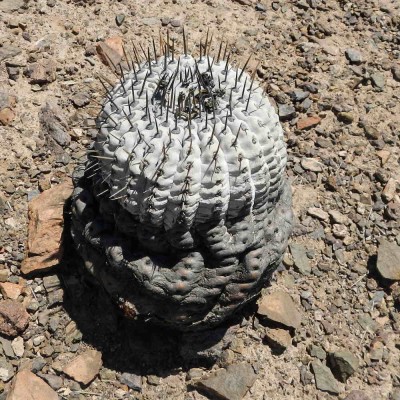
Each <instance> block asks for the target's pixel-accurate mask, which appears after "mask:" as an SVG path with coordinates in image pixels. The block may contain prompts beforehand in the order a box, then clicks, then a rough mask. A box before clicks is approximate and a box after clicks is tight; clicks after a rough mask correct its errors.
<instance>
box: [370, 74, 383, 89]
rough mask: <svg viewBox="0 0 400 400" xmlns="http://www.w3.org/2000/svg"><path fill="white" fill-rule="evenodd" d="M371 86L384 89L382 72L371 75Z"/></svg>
mask: <svg viewBox="0 0 400 400" xmlns="http://www.w3.org/2000/svg"><path fill="white" fill-rule="evenodd" d="M371 81H372V85H373V86H374V87H376V88H378V89H383V88H384V87H385V76H384V75H383V74H382V72H375V73H374V74H372V75H371Z"/></svg>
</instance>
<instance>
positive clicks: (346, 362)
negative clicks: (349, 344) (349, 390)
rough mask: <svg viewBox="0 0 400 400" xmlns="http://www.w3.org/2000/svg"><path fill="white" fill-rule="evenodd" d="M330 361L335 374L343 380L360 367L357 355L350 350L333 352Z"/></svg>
mask: <svg viewBox="0 0 400 400" xmlns="http://www.w3.org/2000/svg"><path fill="white" fill-rule="evenodd" d="M329 362H330V367H331V370H332V372H333V374H334V375H335V376H336V378H337V379H338V380H339V381H341V382H346V381H347V379H348V378H349V377H350V376H351V375H353V374H354V372H356V371H357V369H358V367H359V362H358V359H357V357H355V356H354V355H353V354H351V353H350V352H349V351H348V350H340V351H336V352H334V353H331V354H330V355H329Z"/></svg>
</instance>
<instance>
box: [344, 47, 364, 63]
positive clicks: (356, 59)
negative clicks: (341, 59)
mask: <svg viewBox="0 0 400 400" xmlns="http://www.w3.org/2000/svg"><path fill="white" fill-rule="evenodd" d="M345 55H346V58H347V59H348V60H349V61H350V63H351V64H355V65H359V64H361V63H362V62H363V57H362V55H361V53H360V52H359V51H358V50H356V49H352V48H349V49H346V51H345Z"/></svg>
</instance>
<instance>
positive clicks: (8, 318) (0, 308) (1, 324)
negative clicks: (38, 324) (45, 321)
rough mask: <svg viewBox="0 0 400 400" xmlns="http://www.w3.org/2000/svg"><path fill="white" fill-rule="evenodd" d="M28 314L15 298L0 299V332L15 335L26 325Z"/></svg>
mask: <svg viewBox="0 0 400 400" xmlns="http://www.w3.org/2000/svg"><path fill="white" fill-rule="evenodd" d="M28 322H29V314H28V313H27V312H26V310H25V308H24V306H23V305H22V304H21V303H19V302H18V301H16V300H2V301H0V334H3V335H6V336H17V335H18V334H19V333H21V332H23V331H24V330H25V329H26V327H27V326H28Z"/></svg>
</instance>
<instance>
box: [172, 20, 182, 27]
mask: <svg viewBox="0 0 400 400" xmlns="http://www.w3.org/2000/svg"><path fill="white" fill-rule="evenodd" d="M170 24H171V26H173V27H174V28H179V27H180V26H181V25H182V21H181V20H180V19H172V20H171V22H170Z"/></svg>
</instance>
